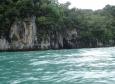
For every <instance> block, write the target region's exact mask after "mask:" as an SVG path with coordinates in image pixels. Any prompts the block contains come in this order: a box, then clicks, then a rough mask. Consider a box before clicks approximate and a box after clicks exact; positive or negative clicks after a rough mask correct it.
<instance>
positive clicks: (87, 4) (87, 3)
mask: <svg viewBox="0 0 115 84" xmlns="http://www.w3.org/2000/svg"><path fill="white" fill-rule="evenodd" d="M58 1H59V3H65V2H67V1H69V2H71V6H70V8H72V7H76V8H80V9H92V10H97V9H102V8H104V7H105V5H107V4H109V5H115V0H58Z"/></svg>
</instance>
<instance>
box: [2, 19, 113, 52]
mask: <svg viewBox="0 0 115 84" xmlns="http://www.w3.org/2000/svg"><path fill="white" fill-rule="evenodd" d="M35 19H36V18H35V17H28V18H25V19H23V20H17V21H15V22H14V23H13V24H12V26H11V28H10V31H9V32H10V34H9V40H10V41H9V40H8V39H6V38H5V37H3V36H1V38H0V50H44V49H68V48H69V49H71V48H83V47H101V46H112V45H113V44H114V42H113V41H111V42H109V43H108V45H107V44H105V45H104V44H103V43H102V42H100V41H98V40H96V39H87V40H86V39H83V38H82V39H81V38H80V37H79V34H78V32H77V29H66V30H64V31H60V32H59V31H50V30H49V31H50V32H49V31H47V32H46V31H45V30H44V31H43V30H42V32H41V31H40V30H39V28H37V27H36V23H35ZM40 33H41V35H39V34H40ZM110 43H111V44H110Z"/></svg>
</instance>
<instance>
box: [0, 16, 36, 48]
mask: <svg viewBox="0 0 115 84" xmlns="http://www.w3.org/2000/svg"><path fill="white" fill-rule="evenodd" d="M9 38H10V42H8V41H7V39H5V38H3V37H2V38H1V39H0V50H20V49H31V48H33V47H34V44H35V42H36V40H37V36H36V24H35V17H29V18H25V19H23V20H18V21H15V22H14V23H13V24H12V26H11V29H10V35H9Z"/></svg>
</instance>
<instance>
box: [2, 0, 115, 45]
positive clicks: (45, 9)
mask: <svg viewBox="0 0 115 84" xmlns="http://www.w3.org/2000/svg"><path fill="white" fill-rule="evenodd" d="M69 5H70V3H69V2H67V3H65V4H60V3H58V1H57V0H1V1H0V36H5V37H6V38H9V30H10V28H11V25H12V24H13V22H15V21H16V20H18V19H23V18H25V17H31V16H35V17H36V25H37V28H38V30H39V31H42V33H41V32H39V33H37V35H38V36H39V37H40V36H41V37H42V38H43V36H44V35H47V33H49V32H51V33H52V32H53V33H55V32H62V33H64V31H65V30H68V29H76V30H77V32H78V35H79V38H78V39H80V40H82V41H85V42H89V43H90V42H92V41H94V43H95V42H97V41H98V42H102V43H103V44H105V45H108V44H110V42H111V43H112V42H113V44H114V40H115V6H111V5H107V6H105V7H104V8H103V9H102V10H96V11H93V10H90V9H89V10H87V9H77V8H72V9H69ZM44 38H45V36H44ZM39 39H40V38H39ZM39 39H38V40H39Z"/></svg>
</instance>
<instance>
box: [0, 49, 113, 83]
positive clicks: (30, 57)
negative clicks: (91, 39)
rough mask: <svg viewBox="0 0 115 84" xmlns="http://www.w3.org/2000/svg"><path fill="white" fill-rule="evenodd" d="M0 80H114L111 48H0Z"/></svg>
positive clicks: (87, 81)
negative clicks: (17, 50) (32, 49)
mask: <svg viewBox="0 0 115 84" xmlns="http://www.w3.org/2000/svg"><path fill="white" fill-rule="evenodd" d="M0 84H115V48H114V47H113V48H92V49H72V50H49V51H31V52H1V53H0Z"/></svg>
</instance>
